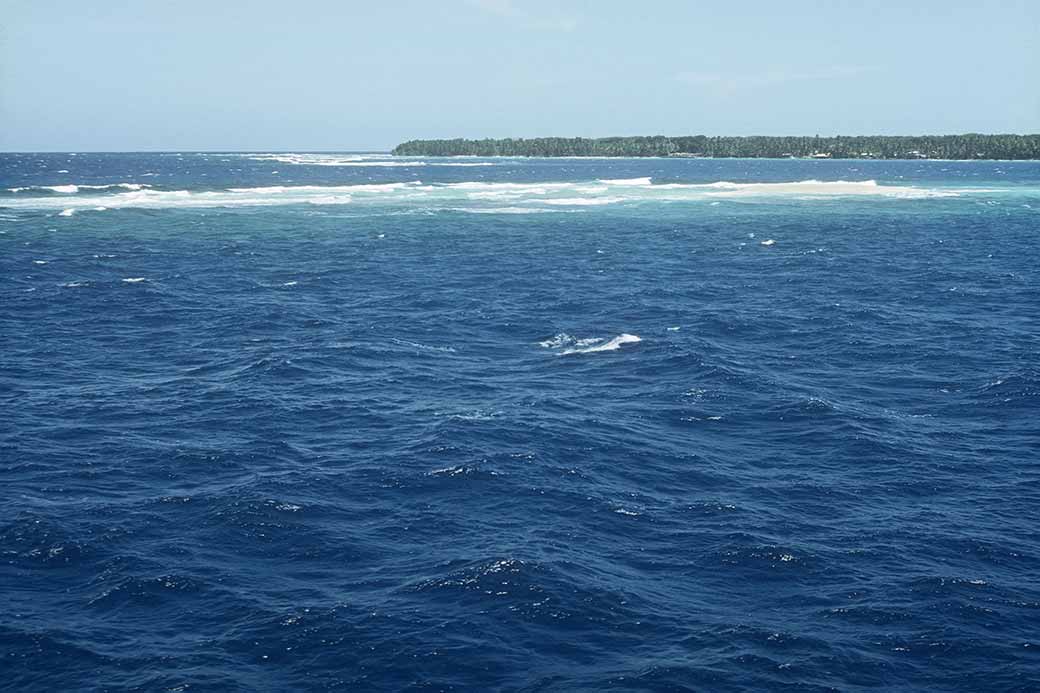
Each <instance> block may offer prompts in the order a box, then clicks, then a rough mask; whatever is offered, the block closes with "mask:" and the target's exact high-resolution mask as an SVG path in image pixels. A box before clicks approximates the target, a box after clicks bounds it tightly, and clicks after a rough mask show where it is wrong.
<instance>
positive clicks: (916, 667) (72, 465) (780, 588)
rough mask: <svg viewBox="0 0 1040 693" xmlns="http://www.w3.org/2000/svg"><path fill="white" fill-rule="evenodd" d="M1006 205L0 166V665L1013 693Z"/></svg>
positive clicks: (398, 164) (738, 180)
mask: <svg viewBox="0 0 1040 693" xmlns="http://www.w3.org/2000/svg"><path fill="white" fill-rule="evenodd" d="M99 208H103V209H99ZM1038 214H1040V164H1037V163H1032V162H1020V163H1008V162H971V163H955V162H891V161H887V162H873V161H761V160H753V161H752V160H748V161H745V160H663V159H647V160H631V159H625V160H579V159H571V160H566V159H564V160H543V159H530V160H522V159H486V160H485V159H410V160H402V159H392V158H388V157H385V156H379V155H356V154H323V155H314V154H273V155H272V154H193V153H181V154H177V153H169V154H126V155H119V154H102V155H98V154H78V155H67V154H23V155H12V154H4V155H0V270H2V271H0V402H2V406H3V417H2V418H0V481H2V484H3V488H4V489H5V493H4V494H2V495H0V607H2V608H0V670H2V671H3V674H4V677H5V680H7V681H9V682H10V685H12V686H14V688H15V689H17V690H97V691H103V690H104V691H123V690H127V691H130V690H140V691H153V690H186V691H211V690H212V691H229V690H230V691H236V690H240V691H257V690H265V691H266V690H270V691H277V690H329V689H333V690H335V689H341V688H352V689H359V690H527V691H535V690H539V691H543V690H544V691H564V690H566V691H571V690H659V691H666V690H734V691H737V690H762V689H778V690H782V689H791V690H834V689H837V690H867V689H874V688H877V687H884V688H886V689H890V690H907V691H909V690H958V691H975V690H1022V691H1025V690H1032V689H1034V688H1036V687H1037V686H1038V685H1040V659H1038V657H1040V655H1038V651H1040V642H1038V639H1037V635H1036V627H1035V623H1036V618H1037V610H1038V608H1040V587H1038V583H1037V576H1038V575H1040V542H1038V540H1037V539H1036V537H1037V536H1038V535H1040V526H1038V525H1040V523H1038V521H1037V519H1036V518H1037V512H1036V509H1037V507H1038V505H1037V504H1038V500H1040V492H1038V481H1040V470H1038V466H1037V450H1038V447H1040V426H1038V425H1037V423H1036V421H1037V417H1036V412H1037V410H1038V406H1037V405H1038V403H1040V367H1038V360H1037V354H1038V351H1037V349H1038V341H1040V339H1038V337H1040V328H1038V322H1037V315H1040V298H1038V296H1040V294H1038V288H1040V286H1038V275H1037V267H1038V266H1040V255H1038V250H1037V231H1038V229H1040V216H1038Z"/></svg>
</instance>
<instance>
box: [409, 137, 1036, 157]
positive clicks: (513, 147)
mask: <svg viewBox="0 0 1040 693" xmlns="http://www.w3.org/2000/svg"><path fill="white" fill-rule="evenodd" d="M393 153H394V154H397V155H400V156H689V157H698V156H704V157H748V158H774V159H778V158H786V157H816V158H835V159H1040V135H977V134H968V135H920V136H890V135H873V136H857V137H841V136H838V137H820V136H816V137H707V136H705V135H693V136H688V137H665V136H663V135H657V136H654V137H600V138H596V139H590V138H585V137H537V138H533V139H523V138H520V139H513V138H509V139H502V140H491V139H486V140H465V139H454V140H411V141H409V142H405V143H403V144H399V145H397V146H396V147H395V148H394V151H393Z"/></svg>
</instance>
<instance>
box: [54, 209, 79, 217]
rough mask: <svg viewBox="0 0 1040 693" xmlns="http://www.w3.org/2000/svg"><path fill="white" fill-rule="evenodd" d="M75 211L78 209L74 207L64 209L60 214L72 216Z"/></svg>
mask: <svg viewBox="0 0 1040 693" xmlns="http://www.w3.org/2000/svg"><path fill="white" fill-rule="evenodd" d="M75 213H76V210H74V209H63V210H61V211H60V212H58V216H59V217H71V216H72V215H73V214H75Z"/></svg>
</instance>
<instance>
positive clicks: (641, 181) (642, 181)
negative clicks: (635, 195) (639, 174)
mask: <svg viewBox="0 0 1040 693" xmlns="http://www.w3.org/2000/svg"><path fill="white" fill-rule="evenodd" d="M598 182H600V183H606V184H607V185H633V186H647V185H651V184H652V183H653V181H652V179H651V178H650V177H649V176H646V177H644V178H614V179H610V178H600V179H599V181H598Z"/></svg>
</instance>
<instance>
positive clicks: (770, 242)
mask: <svg viewBox="0 0 1040 693" xmlns="http://www.w3.org/2000/svg"><path fill="white" fill-rule="evenodd" d="M762 245H776V241H774V240H773V239H772V238H769V239H767V240H764V241H762Z"/></svg>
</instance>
